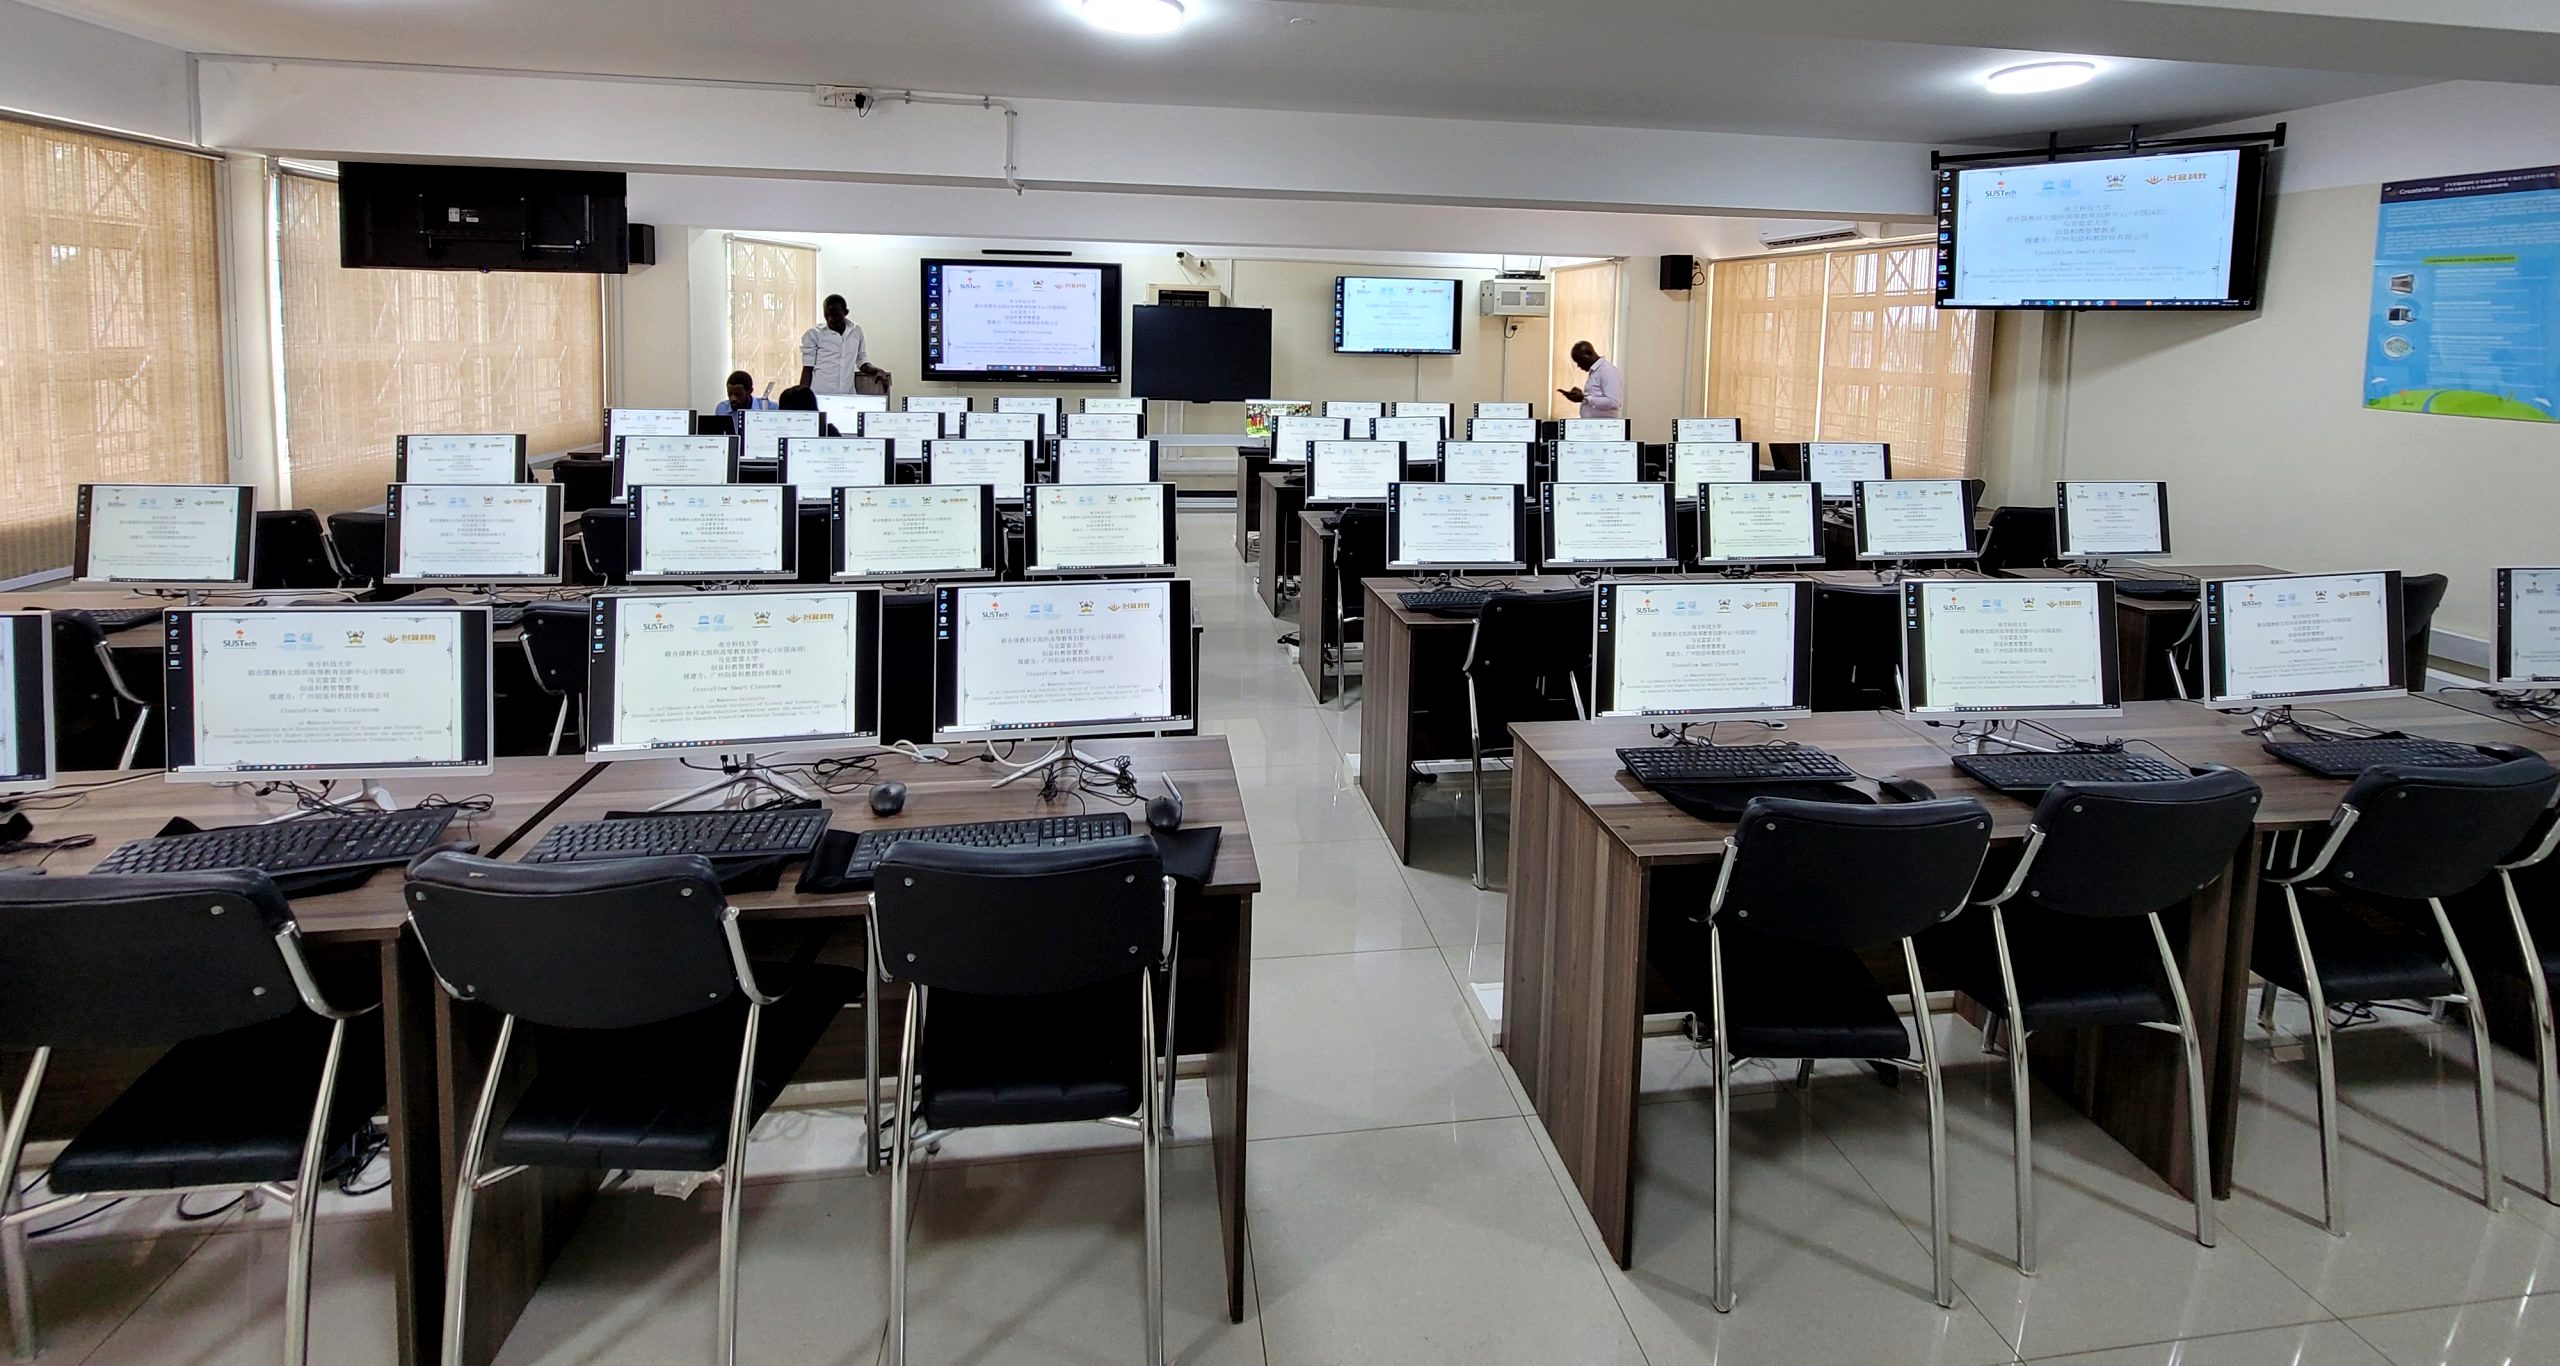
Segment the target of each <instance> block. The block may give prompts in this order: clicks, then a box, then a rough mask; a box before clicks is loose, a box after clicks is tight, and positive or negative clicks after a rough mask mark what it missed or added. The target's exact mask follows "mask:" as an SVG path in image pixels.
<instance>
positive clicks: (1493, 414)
mask: <svg viewBox="0 0 2560 1366" xmlns="http://www.w3.org/2000/svg"><path fill="white" fill-rule="evenodd" d="M1473 416H1476V417H1490V418H1535V417H1536V416H1537V414H1536V413H1534V412H1532V411H1531V410H1530V406H1529V405H1528V404H1527V403H1520V402H1513V401H1511V400H1507V399H1505V400H1498V401H1494V402H1487V403H1479V404H1477V405H1476V410H1475V412H1474V414H1473ZM1525 439H1527V440H1531V441H1535V440H1536V439H1537V438H1536V437H1528V438H1525Z"/></svg>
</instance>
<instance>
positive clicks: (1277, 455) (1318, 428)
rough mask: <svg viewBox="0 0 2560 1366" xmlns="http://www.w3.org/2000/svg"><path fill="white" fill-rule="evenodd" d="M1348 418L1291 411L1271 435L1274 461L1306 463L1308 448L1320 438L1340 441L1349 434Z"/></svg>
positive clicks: (1289, 463)
mask: <svg viewBox="0 0 2560 1366" xmlns="http://www.w3.org/2000/svg"><path fill="white" fill-rule="evenodd" d="M1349 422H1350V419H1348V418H1340V417H1316V416H1313V415H1311V414H1306V413H1288V414H1284V415H1283V416H1282V417H1281V418H1280V422H1279V426H1278V427H1277V428H1276V429H1275V430H1274V431H1273V432H1272V435H1271V463H1272V464H1275V465H1303V464H1305V463H1307V447H1308V446H1309V445H1310V444H1312V443H1314V442H1318V441H1340V440H1343V439H1344V438H1345V437H1346V436H1348V435H1349Z"/></svg>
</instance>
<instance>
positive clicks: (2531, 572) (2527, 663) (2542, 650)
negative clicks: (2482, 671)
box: [2490, 569, 2560, 687]
mask: <svg viewBox="0 0 2560 1366" xmlns="http://www.w3.org/2000/svg"><path fill="white" fill-rule="evenodd" d="M2497 664H2498V667H2497V672H2496V673H2495V674H2494V675H2493V676H2492V677H2491V679H2490V681H2491V682H2493V683H2496V684H2499V685H2501V686H2504V687H2547V686H2549V685H2551V684H2553V683H2560V569H2500V570H2499V571H2498V661H2497Z"/></svg>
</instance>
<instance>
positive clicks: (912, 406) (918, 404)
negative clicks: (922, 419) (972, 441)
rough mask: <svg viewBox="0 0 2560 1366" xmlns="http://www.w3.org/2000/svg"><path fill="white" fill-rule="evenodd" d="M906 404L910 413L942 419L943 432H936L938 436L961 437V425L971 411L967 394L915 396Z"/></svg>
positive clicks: (908, 399)
mask: <svg viewBox="0 0 2560 1366" xmlns="http://www.w3.org/2000/svg"><path fill="white" fill-rule="evenodd" d="M905 402H906V411H908V412H911V413H931V414H933V415H934V416H935V417H937V418H939V419H941V421H942V430H941V431H938V432H935V433H934V435H936V436H959V435H960V434H961V432H960V424H961V422H962V421H963V419H964V418H965V416H966V415H967V413H968V411H969V399H968V396H967V395H965V394H962V395H953V394H930V395H928V394H914V395H910V396H908V398H907V399H906V400H905Z"/></svg>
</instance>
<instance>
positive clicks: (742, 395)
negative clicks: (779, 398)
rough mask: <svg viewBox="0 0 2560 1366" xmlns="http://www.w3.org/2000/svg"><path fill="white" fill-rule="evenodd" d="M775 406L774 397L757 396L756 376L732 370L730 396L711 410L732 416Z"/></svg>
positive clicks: (721, 414) (762, 410)
mask: <svg viewBox="0 0 2560 1366" xmlns="http://www.w3.org/2000/svg"><path fill="white" fill-rule="evenodd" d="M773 406H774V404H773V400H772V399H769V398H758V397H756V378H755V376H753V375H750V374H748V373H747V372H746V371H744V370H732V371H730V372H729V396H728V397H727V398H725V399H722V400H721V401H720V406H719V407H717V408H714V409H712V410H711V411H712V413H713V414H714V415H715V416H718V417H732V416H735V415H736V414H738V413H741V412H758V413H763V412H771V411H772V410H773ZM812 406H814V404H813V405H812Z"/></svg>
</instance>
